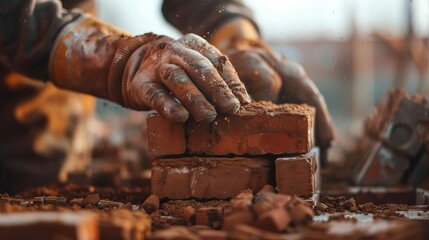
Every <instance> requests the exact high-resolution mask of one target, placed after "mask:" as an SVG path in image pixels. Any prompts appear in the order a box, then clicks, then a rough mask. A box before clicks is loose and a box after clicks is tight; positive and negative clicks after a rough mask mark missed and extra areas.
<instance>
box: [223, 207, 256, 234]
mask: <svg viewBox="0 0 429 240" xmlns="http://www.w3.org/2000/svg"><path fill="white" fill-rule="evenodd" d="M237 224H246V225H253V224H254V216H253V213H252V212H251V211H239V212H233V213H231V214H229V215H227V216H225V217H224V218H223V229H224V230H231V229H233V228H234V227H235V226H236V225H237Z"/></svg>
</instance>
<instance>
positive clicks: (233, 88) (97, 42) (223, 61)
mask: <svg viewBox="0 0 429 240" xmlns="http://www.w3.org/2000/svg"><path fill="white" fill-rule="evenodd" d="M127 35H128V34H126V33H124V32H121V31H120V30H118V29H115V28H113V27H112V26H109V25H107V24H106V23H102V22H99V21H96V20H95V19H93V18H90V17H84V18H83V19H82V20H81V21H76V22H74V23H72V24H69V26H67V27H66V28H65V29H64V30H63V31H62V33H60V35H59V36H58V38H57V40H56V44H55V45H54V50H53V51H52V54H51V57H50V74H51V79H52V81H53V82H54V83H55V84H57V85H58V86H60V87H65V88H68V89H74V90H76V91H81V92H82V91H83V92H86V93H90V94H92V95H95V96H99V97H103V98H106V99H109V100H112V101H115V102H117V103H119V104H121V105H123V106H125V107H128V108H132V109H136V110H148V109H155V110H157V111H158V112H159V113H160V114H162V115H164V116H165V117H167V118H169V119H172V120H174V121H176V122H184V121H186V120H187V119H188V116H189V113H190V114H191V115H192V116H193V118H194V119H195V120H196V121H197V122H200V121H205V122H211V121H213V120H214V118H215V117H216V112H217V111H218V112H220V113H224V114H232V113H235V112H237V111H238V109H239V107H240V104H246V103H249V102H250V97H249V95H248V94H247V91H246V89H245V87H244V85H243V83H242V82H241V81H240V80H239V78H238V76H237V74H236V72H235V70H234V68H233V66H232V64H231V62H230V61H229V60H228V58H227V57H225V56H223V55H222V54H221V53H220V51H219V50H217V49H216V48H215V47H213V46H212V45H210V44H209V43H208V42H207V41H206V40H204V39H202V38H201V37H198V36H196V35H193V34H188V35H185V36H184V37H182V38H180V39H179V40H173V39H171V38H169V37H166V36H158V35H155V34H152V33H149V34H144V35H140V36H136V37H129V36H127Z"/></svg>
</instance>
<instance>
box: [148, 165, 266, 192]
mask: <svg viewBox="0 0 429 240" xmlns="http://www.w3.org/2000/svg"><path fill="white" fill-rule="evenodd" d="M270 175H271V174H270V162H269V160H267V159H264V158H242V157H236V158H210V157H204V158H201V157H185V158H176V159H174V158H158V159H155V160H153V161H152V180H151V186H152V193H153V194H156V195H158V196H159V197H160V198H170V199H186V198H216V199H226V198H232V197H234V196H235V195H237V194H238V193H240V192H241V191H242V190H245V189H252V191H253V192H258V191H259V190H260V189H261V188H262V187H263V186H264V185H266V184H268V183H269V181H270V177H271V176H270ZM231 183H234V184H231Z"/></svg>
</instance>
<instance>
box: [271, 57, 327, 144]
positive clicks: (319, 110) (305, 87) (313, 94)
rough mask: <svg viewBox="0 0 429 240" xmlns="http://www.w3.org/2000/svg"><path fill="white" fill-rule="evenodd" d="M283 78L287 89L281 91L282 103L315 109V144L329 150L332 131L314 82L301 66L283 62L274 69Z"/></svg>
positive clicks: (325, 109)
mask: <svg viewBox="0 0 429 240" xmlns="http://www.w3.org/2000/svg"><path fill="white" fill-rule="evenodd" d="M276 69H277V71H278V72H279V73H280V75H281V76H282V77H283V78H285V79H284V81H286V82H287V83H288V84H287V87H285V88H283V89H282V92H281V97H282V98H283V99H282V101H285V102H295V103H306V104H308V105H310V106H313V107H315V108H316V144H317V145H318V146H319V147H321V148H329V147H330V145H331V142H332V140H333V139H334V135H335V134H334V129H333V125H332V120H331V116H330V114H329V110H328V107H327V106H326V102H325V99H324V98H323V96H322V94H321V93H320V92H319V90H318V89H317V87H316V85H315V84H314V82H313V81H312V80H311V79H310V78H309V77H308V76H307V74H306V73H305V71H304V69H303V68H302V66H300V65H299V64H296V63H294V62H291V61H284V62H283V64H281V67H280V65H279V66H277V67H276Z"/></svg>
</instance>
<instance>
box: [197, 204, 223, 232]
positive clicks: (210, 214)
mask: <svg viewBox="0 0 429 240" xmlns="http://www.w3.org/2000/svg"><path fill="white" fill-rule="evenodd" d="M222 222H223V209H222V208H221V207H202V208H200V209H198V210H197V213H196V215H195V223H196V224H197V225H203V226H209V227H211V228H214V229H220V228H222Z"/></svg>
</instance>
